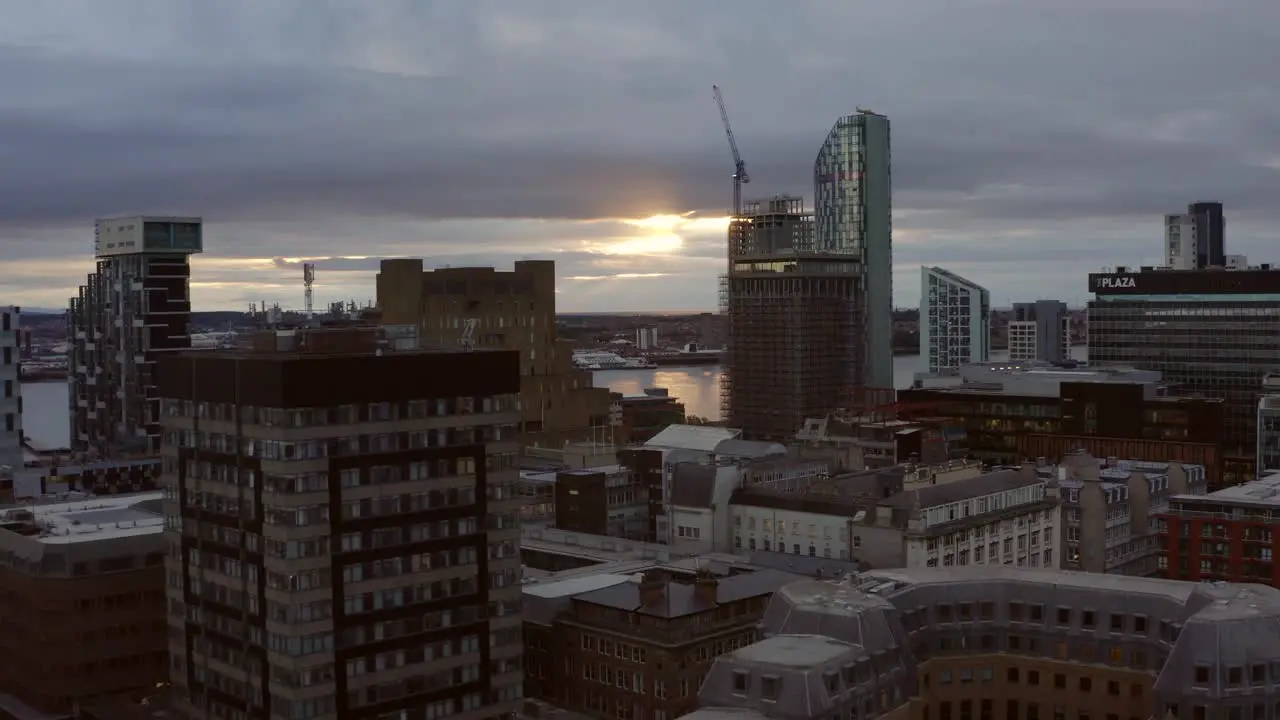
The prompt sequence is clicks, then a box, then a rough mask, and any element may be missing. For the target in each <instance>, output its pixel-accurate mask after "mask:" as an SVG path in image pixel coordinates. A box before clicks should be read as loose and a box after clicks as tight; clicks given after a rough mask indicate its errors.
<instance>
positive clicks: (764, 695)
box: [760, 675, 782, 701]
mask: <svg viewBox="0 0 1280 720" xmlns="http://www.w3.org/2000/svg"><path fill="white" fill-rule="evenodd" d="M781 685H782V681H781V680H780V679H779V678H778V677H777V676H776V675H765V676H764V677H762V678H760V699H762V700H773V701H777V699H778V689H779V686H781Z"/></svg>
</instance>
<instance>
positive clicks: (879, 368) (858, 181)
mask: <svg viewBox="0 0 1280 720" xmlns="http://www.w3.org/2000/svg"><path fill="white" fill-rule="evenodd" d="M890 164H891V153H890V142H889V119H888V118H887V117H885V116H883V115H877V114H875V113H872V112H869V111H860V112H858V113H857V114H855V115H849V116H846V117H843V118H840V119H839V120H838V121H836V124H835V125H834V126H833V127H832V128H831V131H830V132H829V133H828V134H827V138H826V140H825V141H824V142H823V144H822V148H821V149H820V150H819V151H818V156H817V159H816V160H815V161H814V166H813V197H814V226H815V227H814V238H815V241H814V248H815V250H816V251H817V252H820V253H829V254H836V255H849V256H853V257H856V258H858V259H859V260H860V261H861V263H862V276H863V278H862V288H861V290H860V295H861V296H862V297H863V298H864V303H865V305H864V307H865V310H864V312H863V313H861V314H862V322H863V323H864V328H863V331H862V336H863V339H864V343H863V348H864V360H863V366H864V367H865V368H866V370H865V375H864V377H863V378H861V379H860V381H859V384H863V385H866V386H868V387H883V388H892V387H893V243H892V231H893V227H892V221H891V219H890V214H891V212H892V200H891V194H892V176H891V173H890Z"/></svg>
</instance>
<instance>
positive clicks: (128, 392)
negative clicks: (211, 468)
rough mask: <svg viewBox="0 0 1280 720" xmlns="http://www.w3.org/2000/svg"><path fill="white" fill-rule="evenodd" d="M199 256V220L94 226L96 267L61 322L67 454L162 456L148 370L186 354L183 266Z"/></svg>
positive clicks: (186, 276) (129, 220)
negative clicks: (65, 341)
mask: <svg viewBox="0 0 1280 720" xmlns="http://www.w3.org/2000/svg"><path fill="white" fill-rule="evenodd" d="M203 250H204V237H203V232H202V224H201V220H200V218H173V217H126V218H112V219H106V220H98V221H97V223H96V225H95V227H94V241H93V253H94V256H95V257H97V259H98V266H97V270H96V271H95V272H93V273H91V274H90V275H89V277H88V280H87V281H86V282H85V284H84V285H81V286H80V292H79V294H78V295H77V296H76V297H74V298H71V306H70V311H69V313H68V317H67V333H68V335H69V337H68V344H69V345H70V350H69V352H68V353H67V365H68V374H67V383H68V385H69V386H70V387H69V392H68V397H69V401H70V405H71V407H70V415H71V449H72V451H73V452H76V453H81V454H93V455H96V456H98V457H118V456H126V455H148V454H154V453H155V452H157V451H158V450H159V448H160V429H159V410H160V399H159V396H158V395H156V388H155V381H154V379H153V368H154V366H155V363H156V360H157V359H158V358H159V357H160V356H162V355H164V354H166V353H171V352H175V351H180V350H186V349H189V348H190V347H191V330H190V326H189V321H190V318H191V298H190V296H189V295H188V281H189V280H190V278H191V265H190V262H189V260H190V257H191V255H192V254H193V253H198V252H202V251H203Z"/></svg>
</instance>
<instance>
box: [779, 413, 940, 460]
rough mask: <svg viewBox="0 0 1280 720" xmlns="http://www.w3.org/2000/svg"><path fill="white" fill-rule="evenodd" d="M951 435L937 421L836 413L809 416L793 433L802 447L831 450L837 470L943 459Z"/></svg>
mask: <svg viewBox="0 0 1280 720" xmlns="http://www.w3.org/2000/svg"><path fill="white" fill-rule="evenodd" d="M953 439H955V438H953V437H949V436H948V433H947V431H946V428H945V427H941V426H939V425H938V424H936V423H925V422H915V421H910V420H901V419H881V418H876V417H842V416H838V415H828V416H826V417H821V418H808V419H806V420H805V421H804V426H803V427H801V428H800V430H799V432H797V433H796V441H797V442H798V443H799V444H800V446H801V448H803V449H806V450H826V451H828V452H831V453H834V454H835V456H836V457H838V458H839V468H838V469H840V470H866V469H868V468H884V467H892V466H894V465H901V464H903V463H923V464H927V465H933V464H937V463H941V462H946V461H947V460H949V459H951V456H952V454H953V453H952V446H953V443H952V442H951V441H952V440H953Z"/></svg>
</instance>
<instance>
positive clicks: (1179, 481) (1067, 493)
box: [1041, 453, 1207, 576]
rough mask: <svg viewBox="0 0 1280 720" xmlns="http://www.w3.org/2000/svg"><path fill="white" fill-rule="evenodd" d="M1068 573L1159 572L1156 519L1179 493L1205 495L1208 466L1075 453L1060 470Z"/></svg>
mask: <svg viewBox="0 0 1280 720" xmlns="http://www.w3.org/2000/svg"><path fill="white" fill-rule="evenodd" d="M1041 473H1042V475H1044V476H1046V477H1050V476H1055V475H1056V476H1057V478H1058V484H1059V485H1060V486H1061V488H1062V515H1063V521H1064V522H1063V526H1064V527H1065V528H1066V555H1065V557H1064V558H1063V567H1065V568H1067V569H1069V570H1086V571H1088V572H1103V573H1116V574H1120V575H1142V576H1153V575H1157V574H1159V571H1160V568H1159V559H1160V551H1161V543H1160V539H1159V522H1158V519H1159V517H1160V515H1161V514H1162V513H1164V512H1165V511H1167V510H1168V508H1169V501H1170V499H1171V498H1172V497H1174V496H1177V495H1203V494H1204V493H1205V492H1206V489H1207V483H1206V481H1205V471H1204V467H1203V466H1200V465H1184V464H1180V463H1162V462H1149V461H1143V460H1120V459H1118V458H1106V459H1100V458H1094V457H1092V456H1091V455H1088V454H1087V453H1072V454H1070V455H1067V456H1066V457H1064V458H1063V459H1062V462H1061V463H1060V464H1059V465H1058V466H1057V467H1045V468H1041Z"/></svg>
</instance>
